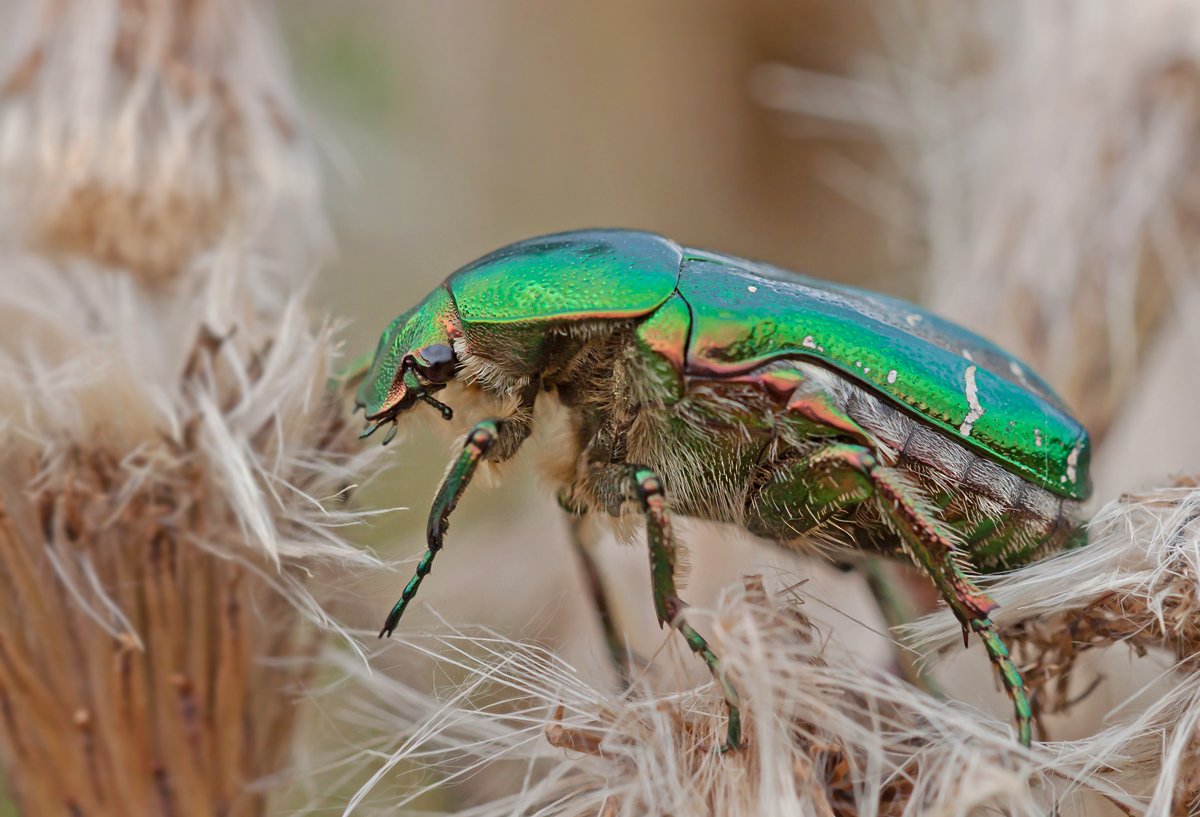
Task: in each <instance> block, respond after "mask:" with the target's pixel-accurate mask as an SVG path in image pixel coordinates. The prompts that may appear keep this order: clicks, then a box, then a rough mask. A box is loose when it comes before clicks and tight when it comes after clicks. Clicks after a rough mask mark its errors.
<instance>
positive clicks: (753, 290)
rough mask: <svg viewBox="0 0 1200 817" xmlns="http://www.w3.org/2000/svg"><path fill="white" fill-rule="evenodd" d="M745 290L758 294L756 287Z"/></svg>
mask: <svg viewBox="0 0 1200 817" xmlns="http://www.w3.org/2000/svg"><path fill="white" fill-rule="evenodd" d="M746 290H747V291H749V292H758V287H746Z"/></svg>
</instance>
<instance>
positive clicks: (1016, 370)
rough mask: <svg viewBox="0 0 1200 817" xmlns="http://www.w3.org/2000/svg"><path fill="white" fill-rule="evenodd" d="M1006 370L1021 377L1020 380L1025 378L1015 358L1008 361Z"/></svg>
mask: <svg viewBox="0 0 1200 817" xmlns="http://www.w3.org/2000/svg"><path fill="white" fill-rule="evenodd" d="M1008 370H1009V371H1010V372H1012V373H1013V374H1015V375H1016V376H1017V377H1019V378H1021V379H1022V380H1024V379H1025V372H1024V371H1022V369H1021V367H1020V366H1019V365H1017V361H1015V360H1010V361H1008Z"/></svg>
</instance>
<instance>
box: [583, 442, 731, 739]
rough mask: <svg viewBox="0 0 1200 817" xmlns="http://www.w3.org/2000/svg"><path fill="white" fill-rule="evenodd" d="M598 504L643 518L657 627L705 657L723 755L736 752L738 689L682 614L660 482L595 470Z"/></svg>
mask: <svg viewBox="0 0 1200 817" xmlns="http://www.w3.org/2000/svg"><path fill="white" fill-rule="evenodd" d="M587 481H588V482H589V483H590V486H589V487H590V488H591V490H592V492H593V494H594V495H595V497H596V498H597V499H598V500H601V501H602V503H603V504H605V505H607V506H608V508H609V509H610V511H611V512H613V513H618V512H619V511H620V508H621V505H622V504H624V502H626V501H629V500H630V499H634V500H636V501H637V503H638V506H639V507H640V508H641V511H642V513H644V514H645V515H646V540H647V544H648V545H649V548H650V583H651V587H652V588H653V591H654V611H655V613H656V614H657V616H658V623H659V626H662V625H664V624H669V625H671V626H672V627H674V628H676V629H678V630H679V632H680V633H682V634H683V637H684V640H686V641H687V644H688V647H690V648H691V650H692V652H694V653H695V654H696V655H698V656H700V657H701V658H702V659H704V663H706V664H707V665H708V669H709V671H710V672H711V673H712V676H713V680H714V681H716V684H717V687H718V688H719V689H720V690H721V694H722V696H723V697H724V698H725V703H726V705H727V707H728V712H729V723H728V731H727V734H726V739H725V743H724V744H723V745H722V746H721V751H722V752H724V751H728V750H730V749H736V748H738V747H739V746H740V745H741V740H742V718H741V713H740V712H739V710H738V707H739V706H740V705H741V704H740V701H739V699H738V693H737V690H736V689H734V687H733V684H732V683H730V681H729V679H728V678H726V677H725V672H724V668H723V667H722V665H721V660H720V659H719V658H717V655H716V653H714V652H713V651H712V648H711V647H709V646H708V642H707V641H705V640H704V637H703V636H701V635H700V633H698V632H696V630H695V629H694V628H693V627H692V626H691V625H690V624H688V623H687V621H685V620H683V618H682V616H681V615H680V614H681V613H682V612H683V610H684V609H685V608H686V607H687V605H686V604H685V603H684V601H683V600H682V599H681V598H679V593H678V591H677V589H676V587H675V554H676V547H677V545H676V541H675V535H674V533H673V531H672V526H671V514H670V512H669V511H668V509H667V497H666V493H665V491H664V487H663V481H662V478H661V477H659V476H658V474H656V473H655V472H654V471H653V470H652V469H650V468H647V467H645V466H642V465H609V466H604V467H601V468H598V469H596V470H595V471H593V472H592V473H591V475H589V478H588V480H587Z"/></svg>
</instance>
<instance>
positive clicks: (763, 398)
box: [357, 230, 1091, 748]
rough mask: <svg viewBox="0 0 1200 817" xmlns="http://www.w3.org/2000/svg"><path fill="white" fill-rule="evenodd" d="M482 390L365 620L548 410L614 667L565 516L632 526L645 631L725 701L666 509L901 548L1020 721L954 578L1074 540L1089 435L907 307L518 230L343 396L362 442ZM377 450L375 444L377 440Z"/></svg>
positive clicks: (1021, 373) (630, 248) (405, 327)
mask: <svg viewBox="0 0 1200 817" xmlns="http://www.w3.org/2000/svg"><path fill="white" fill-rule="evenodd" d="M452 382H453V383H454V384H455V387H456V388H460V389H463V390H465V391H466V392H471V393H474V396H477V397H478V396H484V397H491V398H495V399H496V400H497V401H499V402H500V403H501V404H502V405H504V406H505V408H504V409H503V410H502V411H501V412H500V416H496V417H493V418H490V419H485V420H483V421H481V422H480V423H478V424H477V425H476V426H475V427H474V428H473V429H472V430H471V432H470V433H469V434H468V435H467V439H466V443H465V445H464V448H463V450H462V453H461V455H460V456H459V457H458V459H457V460H456V461H455V462H454V463H453V465H452V466H451V468H450V470H449V472H448V473H447V475H446V477H445V479H444V480H443V482H442V484H441V487H440V488H439V489H438V493H437V497H436V499H435V500H434V503H433V508H432V510H431V512H430V516H429V525H428V550H427V552H426V553H425V555H424V557H423V558H422V559H421V561H420V563H419V565H418V567H417V571H416V575H415V576H414V577H413V579H412V580H411V581H410V582H409V583H408V585H407V586H406V587H405V588H404V592H403V594H402V596H401V598H400V600H399V601H398V602H397V603H396V606H395V607H394V608H393V609H392V612H391V614H390V615H389V616H388V618H387V622H386V623H385V624H384V627H383V630H382V632H381V633H380V636H381V637H382V636H383V635H390V634H391V633H392V631H393V630H394V629H395V627H396V625H397V623H398V622H399V620H400V617H401V615H402V614H403V613H404V610H405V607H406V606H407V605H408V603H409V602H410V601H412V599H413V597H414V596H415V595H416V592H417V589H418V587H419V586H420V584H421V580H422V579H423V578H424V577H425V576H426V575H428V574H429V571H430V567H431V565H432V563H433V559H434V556H435V555H436V554H437V552H438V550H440V549H441V547H442V541H443V537H444V535H445V532H446V527H447V519H448V517H449V515H450V512H451V511H453V509H454V507H455V505H456V503H457V502H458V500H459V498H460V497H461V495H462V492H463V491H464V490H465V489H466V487H467V484H468V482H469V481H470V479H471V476H472V474H473V473H474V470H475V467H476V465H477V464H478V463H479V461H480V460H483V459H486V460H490V461H493V462H501V461H504V460H507V459H509V458H510V457H512V456H513V455H514V454H515V453H516V452H517V449H518V448H519V447H520V446H521V443H522V441H524V440H525V439H526V437H528V436H529V434H530V431H531V429H532V426H533V421H534V405H535V403H536V401H537V400H538V399H539V398H540V399H542V400H547V399H554V400H557V401H558V402H559V403H560V404H561V405H562V406H563V407H565V409H566V413H567V416H568V417H569V422H570V440H571V445H570V446H566V447H564V449H565V450H564V452H563V460H562V462H561V463H560V464H559V472H560V473H561V489H560V491H559V500H560V503H561V504H562V506H563V507H564V508H565V509H567V511H568V513H569V514H571V515H572V518H573V519H574V520H575V521H576V524H574V525H573V528H572V529H573V531H575V534H576V535H575V539H576V545H577V547H578V549H579V553H580V555H581V557H582V558H583V562H584V566H585V569H586V570H587V573H588V578H589V585H590V588H591V590H592V593H593V597H594V600H595V602H596V604H597V607H598V609H599V612H600V614H601V620H602V623H604V625H605V629H606V635H607V637H608V639H609V646H610V648H611V649H612V650H613V653H614V656H618V657H620V656H622V655H623V649H622V648H621V646H620V641H619V639H618V637H617V635H616V633H615V632H613V626H612V623H611V619H610V618H609V617H608V615H607V610H608V607H607V603H606V602H605V599H604V594H603V589H602V587H603V586H602V583H601V582H600V579H599V574H598V573H597V572H596V568H595V564H594V563H593V562H592V561H591V558H590V556H589V555H588V549H587V547H585V545H584V543H583V542H582V541H580V539H579V535H578V531H579V525H578V524H577V522H578V520H579V519H580V518H581V517H582V515H583V514H586V513H589V512H593V511H601V510H602V511H607V512H608V513H610V514H613V515H620V514H622V513H623V512H625V511H628V510H633V511H635V512H640V513H641V514H643V515H644V517H645V524H646V529H647V538H648V543H649V548H650V569H651V581H652V587H653V593H654V605H655V610H656V612H657V614H658V618H659V622H660V624H663V623H669V624H671V625H673V626H676V627H678V628H679V629H680V631H681V632H682V633H683V634H684V636H685V638H686V639H687V642H688V644H689V646H690V647H691V648H692V650H694V651H695V652H696V653H698V654H699V655H700V656H702V657H703V658H704V660H705V661H706V662H707V663H708V664H709V667H710V668H711V669H712V671H713V675H714V677H715V678H716V680H717V683H718V684H719V685H720V687H721V689H722V691H723V693H724V695H725V698H726V700H727V702H728V704H729V730H728V740H727V743H726V748H728V747H733V746H737V745H738V743H739V740H740V720H739V715H738V698H737V692H736V690H735V689H734V688H733V686H732V685H731V684H730V683H729V682H728V681H726V680H725V678H724V674H723V673H722V672H721V671H720V664H719V661H718V660H717V658H716V656H715V655H714V654H713V653H712V651H711V650H710V649H709V647H708V645H707V644H706V643H705V641H704V639H703V638H702V637H701V636H700V635H699V634H698V633H697V632H696V631H695V630H694V629H692V628H691V627H690V626H689V625H688V624H687V622H686V621H683V620H681V618H680V613H681V611H682V609H683V607H684V603H683V602H682V601H681V600H680V598H679V596H678V595H677V593H676V588H675V576H674V567H675V565H674V561H675V552H676V545H675V540H674V538H673V535H672V529H671V517H672V515H673V514H683V515H686V516H694V517H700V518H703V519H710V520H715V521H719V522H728V523H732V524H735V525H741V526H742V527H744V528H745V529H747V530H749V531H750V532H752V533H754V534H756V535H759V536H762V537H766V538H769V539H772V540H775V541H777V542H780V543H788V542H792V541H795V540H797V539H799V538H800V537H801V536H802V535H805V534H808V535H814V534H815V535H818V536H821V537H822V538H823V539H824V540H826V541H832V542H835V543H840V544H842V545H844V546H847V547H854V548H859V549H862V550H867V551H872V552H876V553H880V554H884V555H895V556H905V557H908V558H911V559H912V560H913V561H914V562H915V563H916V564H917V565H918V566H919V567H921V568H922V569H923V570H924V571H925V572H926V573H927V574H928V575H929V577H930V578H931V579H932V580H933V582H934V584H935V585H936V587H937V589H938V591H939V592H940V593H941V595H942V597H943V598H944V599H945V600H946V603H947V604H948V605H949V607H950V609H951V610H952V611H953V612H954V614H955V615H956V616H957V617H958V619H959V621H960V622H961V623H962V625H963V635H964V639H965V638H966V636H967V634H968V632H970V631H974V632H975V633H977V634H978V635H979V636H980V638H981V639H982V640H983V642H984V644H985V646H986V648H987V651H988V655H989V657H990V658H991V660H992V662H993V663H994V664H995V666H996V668H997V669H998V671H999V673H1000V676H1001V679H1002V681H1003V684H1004V687H1005V689H1006V691H1007V692H1008V694H1009V696H1010V697H1011V698H1012V700H1013V704H1014V707H1015V710H1016V719H1017V726H1018V735H1019V739H1020V741H1021V742H1022V743H1023V744H1025V745H1028V744H1029V742H1030V720H1031V713H1030V708H1029V703H1028V700H1027V699H1026V696H1025V691H1024V685H1023V683H1022V680H1021V676H1020V674H1019V672H1018V671H1017V668H1016V666H1015V665H1014V664H1013V662H1012V660H1011V659H1010V657H1009V654H1008V650H1007V649H1006V647H1005V645H1004V643H1003V642H1002V641H1001V640H1000V638H999V637H998V636H997V635H996V633H995V630H994V628H993V625H992V622H991V619H990V618H989V614H990V612H991V611H992V610H993V609H994V608H995V606H996V605H995V604H994V603H993V602H992V601H991V600H990V599H989V598H988V597H987V595H986V594H985V593H984V592H983V591H982V590H980V589H979V587H978V586H977V585H976V583H975V582H974V581H973V580H972V578H971V572H973V571H980V572H984V573H987V572H994V571H997V570H1003V569H1006V568H1010V567H1014V566H1017V565H1021V564H1025V563H1027V562H1030V561H1032V560H1034V559H1037V558H1039V557H1040V556H1041V555H1043V554H1045V553H1047V552H1049V551H1052V550H1055V549H1058V548H1061V547H1064V546H1069V545H1074V544H1077V543H1079V542H1081V541H1082V540H1083V538H1084V534H1083V529H1082V526H1081V521H1080V520H1081V506H1082V504H1083V502H1084V501H1085V500H1086V499H1087V498H1088V495H1089V493H1090V490H1091V486H1090V480H1089V477H1088V462H1089V455H1090V446H1089V441H1088V435H1087V432H1086V431H1085V430H1084V429H1083V428H1082V427H1081V426H1080V424H1079V423H1078V422H1076V421H1075V420H1074V419H1072V417H1071V416H1070V415H1069V414H1068V413H1067V410H1066V409H1065V408H1064V406H1063V405H1062V403H1061V401H1060V400H1059V399H1058V398H1057V397H1056V396H1055V395H1054V393H1053V392H1052V391H1051V389H1050V388H1049V387H1048V386H1047V385H1046V384H1045V383H1044V382H1042V381H1041V380H1040V379H1039V378H1038V377H1037V376H1036V375H1034V374H1033V373H1032V372H1030V371H1029V370H1028V369H1027V368H1025V367H1024V366H1023V365H1022V364H1021V363H1020V362H1019V361H1017V360H1016V359H1014V358H1013V357H1011V356H1010V355H1008V354H1006V353H1005V352H1003V351H1002V350H1000V349H999V348H997V347H996V346H994V345H992V344H991V343H989V342H987V341H986V340H983V339H982V338H980V337H978V336H976V335H974V334H972V333H970V332H968V331H966V330H965V329H962V328H960V327H958V326H955V325H954V324H952V323H949V322H947V321H944V320H942V319H940V318H938V317H937V316H935V315H932V314H930V313H929V312H925V311H923V310H921V309H919V308H917V307H915V306H912V305H911V304H908V303H905V302H903V301H900V300H897V299H893V298H888V297H885V296H882V295H877V294H874V293H871V292H866V291H863V290H859V289H854V288H851V287H844V286H836V285H833V284H828V283H824V282H819V281H815V280H812V279H809V278H805V277H802V276H799V275H796V274H794V273H790V272H786V271H784V270H781V269H777V268H775V267H771V266H767V265H764V264H758V263H754V262H751V261H745V260H742V259H739V258H732V257H729V256H725V255H718V254H715V253H709V252H702V251H698V250H692V249H687V248H684V247H680V246H679V245H677V244H675V243H673V242H671V241H669V240H667V239H665V238H662V237H660V236H657V235H653V234H651V233H644V232H637V231H631V230H588V231H580V232H571V233H561V234H557V235H550V236H544V237H540V238H533V239H530V240H528V241H522V242H519V243H517V244H513V245H510V246H508V247H505V248H503V249H500V250H497V251H496V252H494V253H491V254H490V255H487V256H485V257H483V258H481V259H479V260H478V261H475V262H474V263H472V264H469V265H468V266H466V267H464V268H462V269H460V270H459V271H458V272H455V273H454V274H453V275H451V276H450V277H449V278H448V279H447V280H446V282H445V283H444V284H442V285H441V286H440V287H438V288H437V289H436V290H434V291H433V293H431V294H430V295H429V296H428V297H427V298H425V300H424V301H422V302H421V303H420V304H418V305H417V306H415V307H413V308H412V309H411V310H409V311H408V312H406V313H404V314H403V315H401V316H400V317H399V318H397V319H396V320H394V321H393V322H392V323H391V325H390V326H388V328H387V330H386V331H385V332H384V333H383V337H382V338H381V339H380V341H379V346H378V349H377V350H376V352H375V357H374V360H373V362H372V363H371V365H370V368H369V370H367V373H366V376H365V379H364V380H363V382H362V384H361V386H360V388H359V390H358V394H357V404H358V405H359V406H360V407H362V408H365V410H366V417H367V421H368V428H367V430H366V431H365V432H364V433H363V436H364V437H366V436H368V435H370V434H371V433H373V432H374V431H375V430H376V429H378V428H379V427H380V426H383V425H385V424H388V423H392V424H393V426H392V428H391V429H389V432H388V438H387V439H388V440H390V439H391V436H392V434H394V432H395V425H394V423H395V421H396V420H397V418H398V417H399V415H401V414H402V413H404V412H406V411H408V410H409V409H411V408H413V407H414V406H416V405H417V404H418V403H421V402H424V403H426V404H429V405H431V406H433V407H435V408H437V409H438V410H439V411H441V412H442V414H443V416H445V417H446V418H449V417H450V416H451V409H450V408H449V407H448V406H446V405H445V404H444V403H442V402H441V401H439V400H438V399H436V398H435V397H434V395H435V394H436V393H438V392H440V391H441V390H442V389H444V388H446V387H447V385H448V384H451V383H452ZM386 441H387V440H385V442H386Z"/></svg>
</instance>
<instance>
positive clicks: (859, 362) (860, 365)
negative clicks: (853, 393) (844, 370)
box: [854, 360, 862, 369]
mask: <svg viewBox="0 0 1200 817" xmlns="http://www.w3.org/2000/svg"><path fill="white" fill-rule="evenodd" d="M854 365H855V366H857V367H858V368H860V369H861V368H862V361H861V360H856V361H854Z"/></svg>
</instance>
